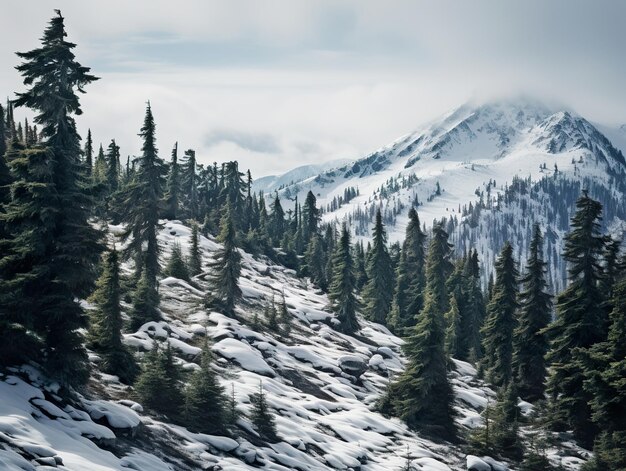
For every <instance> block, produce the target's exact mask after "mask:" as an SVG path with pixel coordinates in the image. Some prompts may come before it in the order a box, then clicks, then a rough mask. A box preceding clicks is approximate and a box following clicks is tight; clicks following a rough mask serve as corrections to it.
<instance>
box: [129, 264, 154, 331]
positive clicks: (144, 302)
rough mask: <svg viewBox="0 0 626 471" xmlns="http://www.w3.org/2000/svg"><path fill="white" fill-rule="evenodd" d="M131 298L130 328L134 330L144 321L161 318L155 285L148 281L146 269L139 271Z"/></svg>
mask: <svg viewBox="0 0 626 471" xmlns="http://www.w3.org/2000/svg"><path fill="white" fill-rule="evenodd" d="M132 300H133V306H132V308H131V311H130V330H132V331H135V330H137V329H139V327H141V326H142V325H144V324H145V323H146V322H151V321H159V320H161V313H160V312H159V293H158V292H157V289H156V286H155V285H153V284H152V283H150V281H149V279H148V274H147V272H146V270H143V271H142V272H141V277H140V278H139V281H138V282H137V288H136V289H135V292H134V293H133V296H132Z"/></svg>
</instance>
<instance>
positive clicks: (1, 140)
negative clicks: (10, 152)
mask: <svg viewBox="0 0 626 471" xmlns="http://www.w3.org/2000/svg"><path fill="white" fill-rule="evenodd" d="M4 123H5V120H4V108H3V107H2V105H0V158H4V153H5V152H6V151H7V140H8V139H7V138H8V135H7V129H6V127H5V124H4ZM0 165H1V164H0Z"/></svg>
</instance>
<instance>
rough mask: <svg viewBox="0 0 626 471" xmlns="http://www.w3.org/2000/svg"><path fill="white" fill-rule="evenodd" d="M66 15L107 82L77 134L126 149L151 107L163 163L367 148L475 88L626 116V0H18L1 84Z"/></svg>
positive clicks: (0, 39)
mask: <svg viewBox="0 0 626 471" xmlns="http://www.w3.org/2000/svg"><path fill="white" fill-rule="evenodd" d="M53 8H60V9H61V10H62V12H63V15H64V16H65V17H66V25H67V30H68V34H69V36H68V39H69V40H70V41H73V42H76V43H77V44H78V47H77V48H76V54H77V56H78V59H79V61H81V63H83V65H86V66H89V67H91V68H92V71H93V72H94V73H95V74H96V75H98V76H100V77H101V80H100V81H98V82H96V83H94V84H92V85H90V86H89V87H88V89H87V94H86V95H85V96H84V97H83V99H82V103H83V111H84V115H83V116H81V117H79V128H80V130H81V131H82V132H83V133H84V132H85V131H86V129H87V127H90V128H91V129H92V132H93V135H94V139H95V140H96V141H97V142H102V143H103V144H104V146H105V147H106V145H107V144H108V142H109V141H110V139H111V138H115V139H116V140H117V142H118V144H119V145H120V146H121V152H122V155H124V156H125V155H128V154H138V153H139V148H140V141H139V139H138V138H137V137H136V135H137V133H138V131H139V128H140V127H141V123H142V120H143V113H144V107H145V102H146V100H150V101H151V103H152V107H153V111H154V115H155V119H156V123H157V132H158V134H157V139H158V146H159V149H160V152H161V156H162V157H164V158H169V153H170V150H171V148H172V146H173V144H174V141H175V140H178V141H179V148H181V149H187V148H194V149H196V151H197V155H198V158H199V160H200V161H202V162H213V161H218V162H220V161H224V160H230V159H237V160H239V161H240V162H241V165H242V166H243V167H244V168H247V167H250V168H251V169H252V171H253V176H262V175H265V174H269V173H277V172H281V171H285V170H288V169H290V168H293V167H296V166H298V165H302V164H306V163H312V162H321V161H323V160H330V159H336V158H356V157H360V156H362V155H364V154H366V153H368V152H370V151H372V150H375V149H376V148H377V147H380V146H382V145H385V144H387V143H389V142H390V141H392V140H394V139H396V138H397V137H399V136H401V135H403V134H405V133H407V132H410V131H412V130H413V129H414V128H417V127H419V125H420V124H422V123H423V122H425V121H427V120H430V119H433V118H435V117H437V116H438V115H440V114H442V113H444V112H446V111H448V110H449V109H451V108H454V107H456V106H458V105H460V104H462V103H463V102H465V101H467V100H468V99H470V98H476V97H486V96H491V95H500V94H509V93H517V92H519V91H524V92H526V93H530V94H534V95H538V96H540V97H546V98H549V99H551V100H556V101H559V102H562V103H565V104H567V105H568V106H569V107H571V108H573V109H575V110H576V111H578V112H579V113H581V114H582V115H583V116H585V117H587V118H588V119H591V120H595V121H599V122H602V123H606V124H618V123H626V82H625V78H626V28H625V27H624V24H625V22H626V2H623V1H620V0H612V1H611V0H606V1H598V0H594V1H580V0H562V1H555V0H552V1H545V0H542V1H535V0H532V1H529V0H525V1H523V2H521V1H520V2H510V1H500V0H492V1H456V2H452V1H436V2H435V1H423V2H422V1H415V0H406V1H400V0H398V1H395V0H385V1H378V0H377V1H373V0H372V1H370V0H341V1H339V0H336V1H324V0H315V1H313V0H310V1H304V0H285V1H261V0H256V1H254V0H250V1H243V0H224V1H207V0H178V1H176V2H174V1H171V0H169V1H162V0H132V1H129V0H106V1H86V0H57V1H56V2H50V1H49V0H30V1H28V2H23V1H19V2H17V1H12V2H5V3H4V5H3V8H2V10H3V19H4V21H3V25H2V27H1V28H0V63H1V64H4V65H3V67H2V68H0V93H5V94H9V95H12V93H13V92H15V91H19V90H22V89H23V88H22V87H23V86H22V85H21V80H20V77H19V75H18V73H17V71H15V70H14V69H13V66H14V65H17V63H18V60H17V57H16V56H15V55H14V54H13V53H14V52H15V51H25V50H28V49H31V48H33V47H35V46H36V45H37V43H38V38H40V37H41V33H42V32H43V29H44V28H45V26H46V23H47V21H48V19H49V18H50V17H51V16H52V15H53V11H52V10H53ZM19 113H20V115H22V113H23V112H21V111H20V112H19Z"/></svg>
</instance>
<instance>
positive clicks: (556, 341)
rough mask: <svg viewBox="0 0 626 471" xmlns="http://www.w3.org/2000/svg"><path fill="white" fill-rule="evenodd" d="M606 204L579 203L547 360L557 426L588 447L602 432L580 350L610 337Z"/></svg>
mask: <svg viewBox="0 0 626 471" xmlns="http://www.w3.org/2000/svg"><path fill="white" fill-rule="evenodd" d="M601 215H602V205H601V204H600V203H599V202H597V201H594V200H593V199H591V198H590V197H589V196H588V195H587V193H586V192H583V195H582V196H581V197H580V198H579V199H578V201H577V202H576V213H575V214H574V216H573V217H572V220H571V224H570V227H571V231H570V232H569V233H568V234H567V235H566V236H565V250H564V252H563V257H564V258H565V260H566V261H567V262H568V276H569V286H568V287H567V288H566V289H565V291H563V292H562V293H561V294H560V295H559V296H558V298H557V304H556V314H557V315H556V320H555V321H554V322H553V323H552V324H551V325H550V326H549V327H548V329H549V330H548V333H549V334H550V336H551V339H552V340H551V343H550V351H549V352H548V355H547V361H548V362H550V363H551V364H552V367H551V371H550V375H549V377H548V383H547V392H548V394H549V395H550V400H551V405H552V407H551V409H552V411H553V412H552V417H551V421H552V425H553V427H555V428H567V429H573V431H574V435H575V436H576V438H578V439H579V440H580V441H581V443H582V444H583V446H588V447H589V446H591V445H592V444H593V439H594V437H595V434H596V433H597V430H596V427H595V426H594V425H593V423H592V422H591V409H590V406H589V403H590V401H591V399H592V397H591V395H590V394H589V393H588V392H587V391H586V390H585V389H584V388H583V381H584V369H583V367H582V364H581V361H580V360H581V358H580V355H579V352H580V349H586V348H589V347H591V346H592V345H594V344H596V343H598V342H602V341H604V340H605V339H606V333H607V315H606V310H605V307H604V301H605V299H604V296H603V294H602V292H601V291H600V282H601V280H602V267H601V265H600V261H601V256H602V251H603V249H604V238H603V237H602V236H601V235H600V224H599V220H600V217H601Z"/></svg>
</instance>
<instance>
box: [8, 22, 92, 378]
mask: <svg viewBox="0 0 626 471" xmlns="http://www.w3.org/2000/svg"><path fill="white" fill-rule="evenodd" d="M56 12H57V15H56V16H55V17H53V18H52V19H51V20H50V23H49V25H48V27H47V28H46V30H45V31H44V35H43V37H42V39H41V42H42V44H41V47H39V48H36V49H33V50H31V51H28V52H24V53H18V56H19V57H20V58H21V59H23V62H22V64H20V65H19V66H17V70H18V71H19V72H20V73H21V74H22V76H23V77H24V84H25V85H26V86H27V87H28V89H27V90H26V91H25V92H23V93H18V94H17V99H16V100H15V104H16V106H26V107H29V108H31V109H33V110H34V111H35V112H36V116H35V122H36V123H37V124H40V125H41V126H42V137H43V139H44V145H45V146H46V147H47V150H43V149H36V150H34V151H33V152H32V154H21V157H20V158H18V161H19V162H18V163H16V165H17V166H18V167H20V168H19V170H17V169H16V171H17V173H18V174H21V176H20V179H21V181H20V182H16V184H17V186H16V187H15V190H16V191H18V192H19V193H20V195H19V197H18V198H15V197H14V205H13V208H12V210H11V213H12V214H11V216H8V217H9V219H7V220H5V222H10V225H11V226H12V227H11V228H10V229H9V231H10V232H11V233H12V235H13V238H12V241H13V242H12V244H9V246H7V247H6V250H5V251H4V254H5V255H7V256H9V257H12V262H9V264H11V265H13V267H12V268H13V269H15V273H13V275H12V279H13V281H15V282H17V283H18V284H19V283H20V282H19V281H18V280H21V282H22V284H21V286H19V287H18V286H16V288H18V289H19V290H25V291H29V290H33V289H35V291H36V292H37V294H36V296H37V297H39V298H41V299H40V300H39V302H40V303H42V304H43V306H41V307H42V309H41V310H38V311H37V312H30V313H26V312H24V313H23V314H24V315H26V316H32V318H33V319H35V320H34V324H35V325H34V327H35V329H36V331H37V332H38V333H39V335H40V336H41V337H42V338H43V342H44V362H45V365H46V367H47V369H48V371H49V372H50V373H51V374H52V375H54V376H55V377H57V378H58V379H59V380H60V381H61V382H63V383H79V382H81V381H82V380H84V379H85V378H86V376H87V375H86V374H85V360H86V354H85V352H84V349H83V346H82V341H81V335H80V334H79V333H78V331H77V329H78V328H80V327H83V326H84V325H85V320H86V316H85V314H84V312H83V310H82V308H81V307H80V305H79V304H78V302H77V301H76V300H77V299H79V298H81V297H84V296H86V295H87V294H88V293H89V291H90V290H91V288H92V286H93V282H94V280H95V276H96V266H97V263H98V258H99V254H100V251H101V248H102V246H101V242H100V238H101V234H100V233H99V231H98V230H96V229H95V228H94V227H92V226H91V225H90V224H89V223H88V218H89V215H90V212H91V206H92V204H93V202H92V201H91V199H90V198H89V196H88V195H87V193H86V192H85V191H84V182H83V180H82V177H83V175H84V173H83V170H82V168H83V167H82V163H81V161H80V154H81V149H80V136H79V135H78V133H77V131H76V122H75V120H74V117H73V115H80V114H81V113H82V110H81V108H80V103H79V99H78V95H77V92H80V93H82V92H84V87H85V86H86V85H88V84H89V83H91V82H93V81H94V80H97V77H95V76H93V75H91V74H89V68H88V67H84V66H82V65H80V64H79V63H78V62H77V61H76V60H75V57H74V53H73V52H72V49H73V48H74V47H75V44H72V43H70V42H68V41H66V40H65V36H66V32H65V25H64V18H63V17H62V16H61V13H60V12H59V11H58V10H57V11H56ZM31 157H32V159H33V162H26V161H25V160H29V159H30V158H31ZM32 172H35V173H32ZM39 172H41V173H39ZM33 183H36V184H39V183H41V184H43V185H42V187H40V188H36V185H33ZM18 188H21V190H20V189H18ZM44 188H45V189H44ZM40 189H41V190H42V191H39V190H40ZM46 192H49V198H46V199H44V198H41V196H42V195H43V193H46ZM18 201H21V203H22V204H23V207H22V208H19V207H18V206H17V204H18ZM28 208H30V209H28ZM30 210H34V212H35V213H39V214H40V215H42V216H43V218H42V219H40V220H39V222H37V221H36V220H33V218H32V214H33V213H32V212H31V213H30V214H29V213H28V211H30ZM23 223H24V224H23ZM33 225H34V226H33ZM25 230H26V231H32V230H34V231H36V232H38V233H39V234H38V235H37V236H36V237H38V238H39V239H40V240H39V244H36V245H35V246H33V247H31V248H30V249H27V252H30V254H29V255H26V254H25V251H24V249H25V246H24V245H23V244H24V242H26V241H25V240H20V239H21V238H22V236H23V237H25V238H26V239H29V238H31V237H33V236H34V235H33V234H30V235H29V234H26V233H24V232H23V231H25ZM30 242H32V243H35V241H34V240H31V241H30ZM23 257H26V258H23ZM20 258H21V259H22V262H23V263H19V264H15V262H17V260H18V259H20ZM42 272H43V273H45V275H42ZM35 279H36V280H37V283H39V286H38V287H37V288H35V286H34V284H33V281H34V280H35ZM17 292H19V291H17ZM17 292H15V293H14V295H17ZM22 295H24V297H26V296H28V295H27V294H26V293H22ZM19 309H20V310H24V306H20V307H19Z"/></svg>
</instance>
